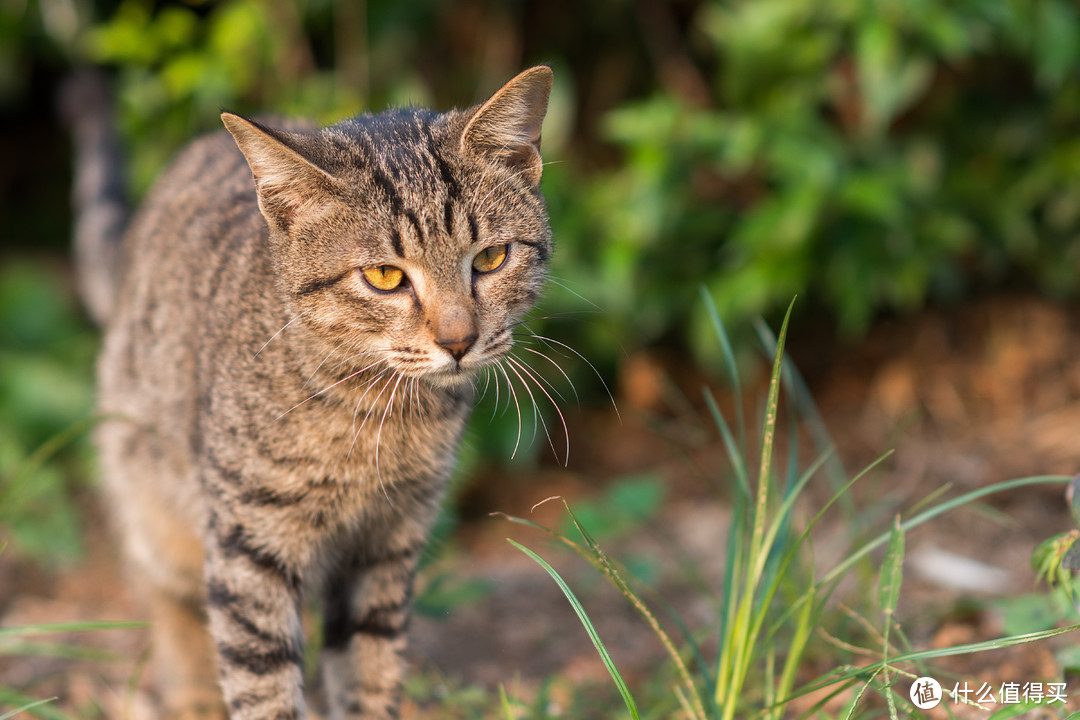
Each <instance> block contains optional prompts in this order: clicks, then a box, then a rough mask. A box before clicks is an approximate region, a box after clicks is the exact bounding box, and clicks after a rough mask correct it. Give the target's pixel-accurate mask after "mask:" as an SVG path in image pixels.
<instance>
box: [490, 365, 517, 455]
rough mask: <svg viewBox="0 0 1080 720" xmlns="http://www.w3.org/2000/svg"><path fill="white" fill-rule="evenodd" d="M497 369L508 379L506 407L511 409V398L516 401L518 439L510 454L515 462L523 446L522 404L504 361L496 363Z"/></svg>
mask: <svg viewBox="0 0 1080 720" xmlns="http://www.w3.org/2000/svg"><path fill="white" fill-rule="evenodd" d="M495 367H497V368H499V369H500V370H502V374H503V377H505V378H506V388H507V391H506V392H507V401H506V406H507V409H509V407H510V400H509V398H510V397H513V399H514V407H516V408H517V426H518V429H517V438H516V439H515V440H514V449H513V451H512V452H511V453H510V459H511V460H513V459H514V458H515V457H516V456H517V451H518V448H519V447H520V446H521V403H520V402H518V396H517V392H516V391H515V390H514V384H513V383H512V382H510V375H509V374H508V373H507V372H506V367H505V366H504V365H503V361H502V359H499V360H498V361H496V364H495ZM496 407H497V406H496Z"/></svg>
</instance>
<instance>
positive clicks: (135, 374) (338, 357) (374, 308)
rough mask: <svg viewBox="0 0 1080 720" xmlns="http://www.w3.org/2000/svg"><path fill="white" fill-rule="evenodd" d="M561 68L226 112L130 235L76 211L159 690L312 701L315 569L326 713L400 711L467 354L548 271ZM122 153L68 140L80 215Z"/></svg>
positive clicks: (251, 714)
mask: <svg viewBox="0 0 1080 720" xmlns="http://www.w3.org/2000/svg"><path fill="white" fill-rule="evenodd" d="M551 87H552V71H551V69H550V68H549V67H547V66H537V67H533V68H531V69H528V70H525V71H524V72H522V73H521V74H519V75H518V76H516V77H515V78H513V79H512V80H510V81H509V82H508V83H507V84H506V85H505V86H503V87H502V88H501V89H500V90H498V91H497V92H496V93H495V94H494V95H492V96H491V97H490V99H488V100H487V101H486V102H484V103H482V104H479V105H477V106H474V107H471V108H469V109H466V110H451V111H449V112H445V113H441V114H439V113H435V112H432V111H428V110H423V109H416V108H408V109H390V110H386V111H383V112H381V113H378V114H364V115H360V116H357V117H354V118H351V119H348V120H344V121H342V122H339V123H337V124H336V125H333V126H330V127H327V128H324V129H315V128H313V127H312V126H309V125H306V124H304V123H286V124H284V125H282V124H277V125H276V126H275V127H273V128H272V127H271V126H270V125H271V124H273V123H270V124H267V123H263V122H259V121H254V120H249V119H245V118H243V117H241V116H239V115H235V114H232V113H229V112H224V113H223V114H222V116H221V117H222V121H223V123H224V125H225V128H226V130H227V131H228V132H227V133H226V132H219V133H218V134H216V135H212V136H208V137H205V138H202V139H199V140H196V141H195V142H194V143H192V144H191V145H190V146H189V147H188V148H187V149H186V150H184V151H183V152H182V153H181V154H180V155H179V156H178V158H177V159H176V160H175V161H174V163H173V164H172V166H171V167H170V168H169V169H168V170H167V171H166V172H165V173H164V174H163V175H162V177H161V178H160V179H159V180H158V182H157V184H156V185H155V186H154V188H153V189H152V190H151V192H150V193H149V195H148V196H147V198H146V199H145V201H144V202H143V204H142V206H141V208H140V209H139V210H138V212H137V213H135V214H134V216H133V217H132V218H131V220H130V222H129V223H128V226H127V229H126V231H125V232H124V235H123V240H122V244H121V246H120V250H119V251H117V250H116V249H115V245H116V242H115V240H116V238H115V237H114V236H115V233H114V232H103V231H100V230H99V231H95V230H94V228H93V227H89V228H87V227H84V226H86V225H87V224H90V225H93V221H91V220H87V221H86V222H82V221H80V222H81V225H80V227H79V229H78V231H77V232H76V236H77V241H78V243H79V244H80V248H79V252H78V256H79V257H80V258H81V264H82V265H83V267H82V268H81V270H82V273H83V283H82V284H83V286H84V287H87V288H93V289H94V297H93V299H92V309H93V314H94V316H95V317H97V318H98V319H99V320H100V321H101V322H102V324H103V327H104V341H103V348H102V351H101V354H100V358H99V364H98V380H99V406H100V410H101V412H102V413H103V416H104V417H105V418H106V420H105V421H104V422H103V423H102V424H101V425H100V427H99V428H98V431H97V435H96V442H97V444H98V447H99V449H100V457H101V465H102V474H103V485H104V488H105V494H106V498H107V501H108V503H109V505H110V508H111V510H112V511H113V514H114V515H115V519H116V521H117V524H118V526H119V530H120V534H121V535H122V537H123V540H124V546H125V548H126V553H127V557H128V559H129V565H130V568H131V575H132V578H133V580H134V582H135V583H136V584H137V585H138V588H139V590H141V591H142V593H143V594H144V595H145V596H146V598H147V601H148V605H149V609H150V613H151V618H152V625H153V645H154V653H155V655H156V659H155V663H156V665H157V667H158V670H159V672H158V673H157V676H158V686H159V693H160V696H161V698H162V703H163V705H164V708H165V716H166V717H168V718H172V719H180V718H182V719H184V720H189V719H193V718H223V717H229V718H233V719H234V720H244V719H247V718H260V719H263V720H265V719H266V718H279V719H282V720H284V719H289V720H298V719H299V718H304V717H306V715H307V709H306V706H305V698H304V682H303V672H302V670H303V668H302V664H303V657H304V650H303V648H304V645H303V637H302V633H301V609H302V608H301V603H302V602H303V598H304V597H305V596H306V595H307V593H308V592H316V591H317V592H320V593H321V602H322V606H321V607H322V614H321V619H322V620H321V621H322V632H321V635H322V642H323V647H322V655H321V672H322V678H323V681H322V685H323V688H324V690H325V692H326V697H325V702H326V704H327V706H328V708H329V715H330V717H332V718H355V719H358V718H364V719H374V718H392V717H396V715H397V712H398V706H399V704H400V699H399V695H400V688H399V686H400V683H401V681H402V677H403V672H404V671H403V663H402V657H401V655H402V651H403V648H404V645H405V631H406V627H407V624H408V620H409V613H410V605H411V600H412V585H413V576H414V573H415V571H416V567H417V562H418V560H419V559H420V555H421V551H422V549H423V547H424V545H425V542H426V539H427V537H428V531H429V529H430V527H431V525H432V523H433V521H434V519H435V517H436V513H437V512H438V508H439V504H440V501H441V498H442V496H443V493H444V488H445V486H446V482H447V479H448V477H449V475H450V473H451V469H452V468H453V465H454V461H455V454H456V450H457V447H458V444H459V442H460V440H461V436H462V432H463V428H464V424H465V421H466V418H467V416H468V414H469V411H470V409H471V404H472V399H473V390H474V379H475V378H476V377H477V376H478V372H479V371H480V370H481V369H482V368H497V367H498V363H499V362H500V360H501V358H503V357H504V356H505V354H506V353H507V352H508V350H509V349H510V347H511V345H512V343H513V338H514V335H513V333H514V330H515V327H516V326H517V325H518V324H519V323H520V322H521V321H522V318H523V315H524V314H525V313H526V312H527V311H528V310H529V309H530V308H531V307H532V306H533V304H534V303H535V301H536V300H537V298H538V296H539V294H540V292H541V289H542V287H543V285H544V282H545V279H546V274H547V265H548V257H549V255H550V253H551V250H552V238H551V230H550V227H549V223H548V217H547V211H546V209H545V203H544V200H543V197H542V195H541V193H540V179H541V170H542V163H541V158H540V135H541V132H540V131H541V125H542V122H543V119H544V116H545V114H546V111H547V104H548V98H549V94H550V91H551ZM76 121H77V122H76V125H78V118H76ZM98 132H99V134H100V128H98ZM88 136H89V137H93V136H94V132H89V133H88ZM81 155H82V156H83V157H84V158H85V157H86V156H87V152H81ZM95 173H97V175H95ZM94 177H98V182H97V185H95V181H94ZM106 177H112V175H108V174H107V173H103V172H100V171H96V170H94V168H93V167H92V166H91V164H90V163H86V162H84V163H82V164H81V165H79V166H78V167H77V180H78V181H79V182H80V183H81V184H80V187H81V191H80V192H81V195H80V196H79V198H80V200H79V203H78V205H79V207H80V208H81V211H80V215H79V216H80V217H81V218H89V217H90V216H91V215H92V213H91V210H92V209H93V208H94V207H95V205H109V204H110V203H111V204H112V205H113V206H115V203H116V202H117V199H116V193H114V192H111V191H108V189H107V188H105V187H104V185H103V184H102V182H103V179H104V178H106ZM99 209H100V208H99ZM106 210H108V208H106ZM113 210H115V207H113ZM103 214H104V216H106V217H109V218H113V219H115V217H116V212H104V213H103ZM117 226H118V223H116V222H99V223H98V224H97V225H96V226H95V227H98V228H99V229H100V228H105V229H113V228H116V227H117ZM95 259H99V260H100V261H95ZM110 289H111V290H110ZM507 379H509V378H508V377H507Z"/></svg>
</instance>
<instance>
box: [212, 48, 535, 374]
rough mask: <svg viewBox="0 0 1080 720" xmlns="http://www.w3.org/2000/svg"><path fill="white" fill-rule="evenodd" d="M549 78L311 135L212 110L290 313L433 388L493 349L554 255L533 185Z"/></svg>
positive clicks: (502, 342)
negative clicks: (244, 176) (236, 160)
mask: <svg viewBox="0 0 1080 720" xmlns="http://www.w3.org/2000/svg"><path fill="white" fill-rule="evenodd" d="M551 82H552V73H551V70H550V68H548V67H545V66H539V67H534V68H531V69H529V70H526V71H525V72H523V73H521V74H520V75H518V76H517V77H515V78H514V79H513V80H511V81H510V82H508V83H507V84H506V85H505V86H504V87H502V88H501V89H500V90H499V91H498V92H496V93H495V94H494V95H493V96H492V97H491V98H490V99H489V100H487V101H486V102H484V103H482V104H480V105H477V106H475V107H472V108H469V109H467V110H464V111H460V110H453V111H450V112H447V113H442V114H438V113H434V112H430V111H426V110H419V109H403V110H389V111H386V112H383V113H379V114H377V115H362V116H359V117H356V118H352V119H350V120H346V121H343V122H341V123H338V124H337V125H334V126H332V127H329V128H326V129H323V130H319V131H315V132H286V131H281V130H273V129H270V128H268V127H265V126H263V125H261V124H257V123H254V122H252V121H249V120H245V119H243V118H241V117H239V116H237V115H233V114H230V113H224V114H223V115H222V120H223V121H224V123H225V126H226V127H227V128H228V130H229V132H231V133H232V135H233V137H234V138H235V139H236V142H237V145H239V147H240V150H241V151H242V152H243V153H244V155H245V157H246V158H247V161H248V165H249V166H250V167H251V171H252V174H253V175H254V179H255V186H256V190H257V194H258V198H259V207H260V209H261V210H262V213H263V216H264V217H265V218H266V221H267V224H268V225H269V227H270V249H271V254H272V257H273V261H274V265H275V269H276V272H277V275H278V282H279V288H280V290H281V291H282V292H283V293H285V295H286V297H287V300H288V303H289V304H290V306H291V309H292V310H293V311H294V312H295V313H297V314H300V317H299V319H298V322H301V323H303V324H304V325H305V326H306V327H307V328H309V330H310V331H311V332H312V333H313V334H315V335H316V336H317V337H319V338H321V339H322V340H324V341H325V342H326V343H327V344H328V345H329V346H330V347H331V348H332V349H336V350H337V351H338V352H339V353H340V354H341V355H342V356H350V355H351V356H355V357H360V358H366V359H371V361H372V362H374V361H379V360H381V361H382V362H383V363H385V366H386V367H389V368H392V369H394V370H396V371H398V372H401V373H403V374H405V375H406V376H410V377H423V378H427V379H429V380H430V381H432V382H434V383H436V384H442V385H449V384H456V383H459V382H463V381H465V380H467V379H468V378H470V377H472V376H473V375H474V374H475V371H476V370H477V369H478V368H480V367H484V366H486V365H489V364H491V363H493V362H494V361H495V360H497V359H498V358H500V357H501V356H502V355H503V354H504V353H505V352H506V351H507V350H508V349H509V347H510V344H511V342H512V339H511V338H512V331H513V330H514V328H515V326H516V325H517V323H518V322H520V320H521V318H522V316H523V315H524V313H525V312H526V311H527V310H528V309H529V308H530V307H532V305H533V303H534V302H535V300H536V298H537V297H538V295H539V293H540V290H541V287H542V285H543V282H544V277H545V273H546V268H547V259H548V255H549V253H550V251H551V231H550V228H549V227H548V221H547V214H546V211H545V209H544V202H543V198H542V197H541V195H540V188H539V185H540V174H541V160H540V126H541V123H542V122H543V119H544V115H545V113H546V111H547V102H548V96H549V94H550V91H551ZM380 367H381V366H380Z"/></svg>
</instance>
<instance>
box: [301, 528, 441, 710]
mask: <svg viewBox="0 0 1080 720" xmlns="http://www.w3.org/2000/svg"><path fill="white" fill-rule="evenodd" d="M421 547H422V543H421V542H419V541H418V542H416V543H414V544H411V545H409V546H407V547H405V548H403V549H399V550H393V551H389V550H388V551H387V552H385V553H383V554H380V555H376V556H369V559H367V560H365V561H358V560H353V561H350V562H347V563H344V564H343V565H342V566H341V567H339V568H338V571H337V572H336V573H334V574H333V575H332V576H331V578H330V582H329V584H328V587H327V593H326V601H325V606H324V616H323V637H324V646H323V663H324V668H325V671H326V672H325V677H326V690H327V695H328V698H327V699H328V702H329V705H330V718H331V720H361V719H362V720H390V719H392V718H396V717H397V716H398V705H399V702H400V697H399V696H400V686H401V681H402V678H403V675H404V667H403V664H404V663H403V660H402V657H401V656H402V652H403V651H404V649H405V630H406V628H407V625H408V621H409V613H410V611H411V608H412V592H413V576H414V575H415V572H416V565H417V560H418V559H419V556H420V550H421Z"/></svg>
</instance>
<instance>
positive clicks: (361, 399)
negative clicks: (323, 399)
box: [352, 367, 393, 443]
mask: <svg viewBox="0 0 1080 720" xmlns="http://www.w3.org/2000/svg"><path fill="white" fill-rule="evenodd" d="M387 372H390V373H392V372H393V370H391V369H390V368H388V367H386V368H383V369H382V370H380V371H379V372H378V373H377V374H376V375H373V376H372V377H371V379H370V380H368V381H367V382H366V383H365V384H364V386H363V387H364V393H363V395H361V396H360V397H359V399H357V401H356V407H355V408H353V417H352V426H353V429H354V430H355V429H356V418H357V416H358V415H359V414H360V406H361V405H363V404H364V398H366V397H367V396H368V394H369V393H370V392H371V390H372V388H374V387H375V384H376V383H378V382H379V380H381V379H382V378H383V376H385V375H386V373H387ZM353 442H354V443H355V442H356V439H355V438H353Z"/></svg>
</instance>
